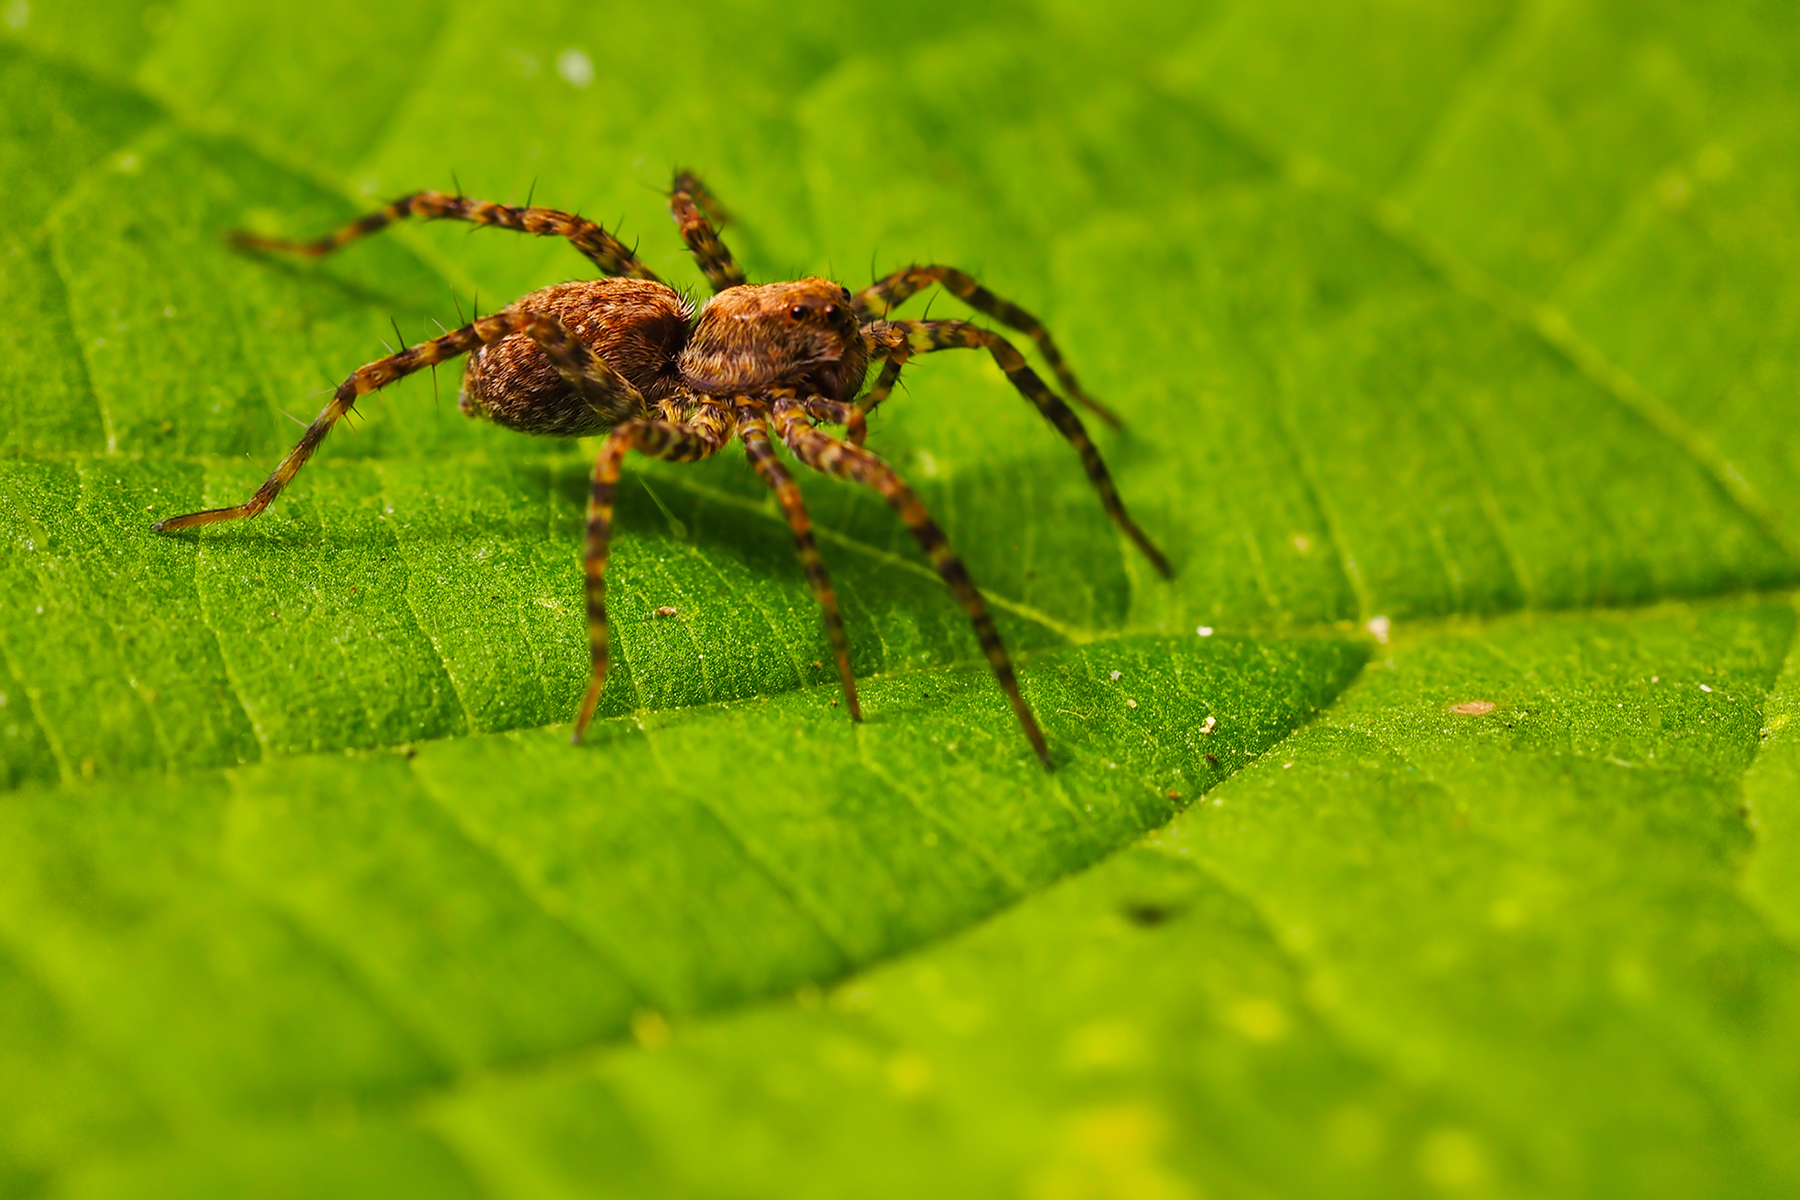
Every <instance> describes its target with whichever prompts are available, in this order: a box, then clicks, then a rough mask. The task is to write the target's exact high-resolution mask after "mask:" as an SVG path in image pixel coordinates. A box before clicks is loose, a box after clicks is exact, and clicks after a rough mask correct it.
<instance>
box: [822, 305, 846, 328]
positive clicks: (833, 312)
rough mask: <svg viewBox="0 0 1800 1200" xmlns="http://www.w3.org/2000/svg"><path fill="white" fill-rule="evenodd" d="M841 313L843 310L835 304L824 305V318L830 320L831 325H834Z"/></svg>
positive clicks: (842, 313)
mask: <svg viewBox="0 0 1800 1200" xmlns="http://www.w3.org/2000/svg"><path fill="white" fill-rule="evenodd" d="M843 315H844V310H843V309H841V308H839V307H838V306H837V305H835V304H827V305H826V306H825V319H826V320H827V321H830V322H831V323H832V324H833V325H836V324H837V319H838V318H839V317H841V316H843Z"/></svg>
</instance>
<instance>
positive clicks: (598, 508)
mask: <svg viewBox="0 0 1800 1200" xmlns="http://www.w3.org/2000/svg"><path fill="white" fill-rule="evenodd" d="M724 444H725V439H724V437H723V436H721V435H720V434H718V433H716V432H713V431H712V430H710V429H701V428H694V427H690V426H687V425H678V424H675V423H673V422H669V421H641V420H640V421H627V422H625V423H624V424H623V425H620V426H619V427H618V428H616V429H614V430H613V431H612V432H611V433H610V434H608V435H607V437H606V441H605V442H604V443H603V444H602V445H601V447H600V453H599V454H598V455H597V456H596V457H595V459H594V476H593V483H592V486H591V488H590V490H589V492H588V513H587V548H586V550H585V552H584V553H583V555H582V565H583V569H584V571H585V573H586V575H587V619H588V659H589V661H590V662H591V663H592V665H593V675H592V678H591V679H590V680H589V682H588V690H587V695H585V696H583V697H582V699H581V710H580V711H579V712H577V713H576V714H575V729H574V732H573V733H572V734H571V735H570V737H569V740H570V741H572V742H579V741H580V740H581V735H582V734H583V733H584V732H586V730H587V727H588V722H589V721H590V720H592V719H593V716H594V706H595V705H596V704H598V703H600V689H601V687H602V686H604V685H605V683H606V667H607V663H608V661H609V659H608V655H607V637H608V630H607V623H606V558H607V555H608V553H609V552H610V548H611V544H612V517H613V497H614V494H615V493H616V492H617V490H618V484H619V471H620V469H621V468H622V467H623V465H624V463H625V456H626V455H627V454H629V453H630V452H631V451H633V450H636V451H637V452H638V453H640V454H649V455H652V456H653V457H656V458H664V459H668V460H669V461H671V462H695V461H697V460H699V459H702V458H708V457H710V456H711V455H712V454H713V453H715V452H716V451H717V450H718V449H719V447H720V446H722V445H724Z"/></svg>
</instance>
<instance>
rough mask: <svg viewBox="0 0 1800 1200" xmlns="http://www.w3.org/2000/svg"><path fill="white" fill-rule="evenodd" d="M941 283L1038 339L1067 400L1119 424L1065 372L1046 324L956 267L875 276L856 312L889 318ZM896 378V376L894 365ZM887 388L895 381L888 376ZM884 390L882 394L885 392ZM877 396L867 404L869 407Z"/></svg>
mask: <svg viewBox="0 0 1800 1200" xmlns="http://www.w3.org/2000/svg"><path fill="white" fill-rule="evenodd" d="M934 283H935V284H941V285H943V287H944V289H945V290H946V291H949V292H951V293H953V294H954V295H956V296H959V297H961V298H962V300H963V302H964V303H965V304H967V305H968V306H969V307H970V308H972V309H974V310H976V311H977V312H984V313H986V314H987V315H988V316H990V317H993V318H994V319H995V320H997V321H999V322H1000V323H1001V324H1003V325H1006V326H1008V327H1009V328H1012V329H1016V330H1018V331H1019V332H1020V333H1022V334H1024V335H1025V336H1026V337H1028V338H1030V339H1031V340H1032V341H1034V342H1036V343H1037V348H1038V353H1039V354H1042V355H1043V356H1044V361H1045V362H1047V363H1049V364H1050V370H1051V371H1052V372H1053V373H1054V374H1055V375H1056V381H1057V382H1058V383H1060V384H1062V388H1063V391H1065V392H1067V393H1068V394H1069V398H1070V399H1071V400H1073V401H1075V403H1077V404H1079V405H1081V406H1083V407H1084V408H1086V409H1088V410H1089V411H1090V412H1092V413H1093V414H1094V415H1095V416H1097V417H1099V418H1100V419H1101V420H1102V421H1105V422H1106V423H1107V424H1108V425H1111V426H1112V427H1113V428H1114V429H1118V428H1121V427H1122V426H1121V423H1120V421H1119V418H1118V417H1117V416H1116V415H1114V413H1113V412H1112V410H1111V409H1109V408H1107V407H1106V406H1105V405H1104V404H1101V403H1100V402H1099V401H1098V400H1096V399H1094V398H1093V397H1092V396H1090V395H1088V394H1087V391H1086V390H1085V389H1083V388H1082V386H1081V384H1079V383H1077V382H1076V381H1075V373H1074V372H1073V371H1071V370H1069V364H1068V363H1067V362H1066V361H1065V360H1064V359H1063V356H1062V351H1061V350H1058V349H1057V348H1056V343H1055V341H1053V340H1052V339H1051V337H1050V331H1049V330H1048V329H1045V328H1044V324H1043V322H1042V321H1039V320H1038V319H1037V318H1036V317H1034V316H1032V315H1031V314H1030V313H1028V312H1026V311H1025V310H1024V309H1022V308H1020V307H1019V306H1018V305H1016V304H1014V303H1013V302H1012V301H1010V300H1006V299H1003V298H1001V297H999V296H996V295H994V293H992V292H990V291H988V290H987V289H986V288H984V287H982V286H981V284H979V283H977V282H976V281H975V277H974V276H973V275H970V274H968V273H967V272H964V271H959V270H957V269H956V268H955V267H946V266H943V265H941V264H931V265H927V266H914V267H906V268H903V269H901V270H898V271H895V272H894V273H893V274H892V275H889V276H886V277H885V278H882V279H878V280H876V281H875V282H874V283H872V284H870V285H869V286H868V287H866V288H864V289H863V290H862V291H861V292H858V293H857V296H856V314H857V316H859V317H862V318H864V319H865V320H866V319H869V318H872V317H874V318H880V317H885V316H887V315H888V314H889V313H890V312H892V311H894V309H896V308H898V307H899V306H900V305H901V304H903V303H905V302H906V301H907V300H908V299H910V298H911V297H913V296H914V295H916V294H917V293H919V292H921V291H923V290H924V289H926V288H928V287H930V286H931V285H932V284H934ZM894 374H895V377H896V378H897V377H898V376H899V370H898V368H896V369H895V372H894ZM887 386H888V387H889V388H892V387H893V381H892V380H889V381H888V385H887ZM886 394H887V393H886V392H885V391H883V392H882V393H881V395H882V396H884V397H885V396H886ZM880 402H881V401H880V399H877V400H875V402H874V403H872V404H869V405H867V407H869V408H873V407H874V406H875V404H879V403H880Z"/></svg>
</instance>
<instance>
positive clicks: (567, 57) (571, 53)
mask: <svg viewBox="0 0 1800 1200" xmlns="http://www.w3.org/2000/svg"><path fill="white" fill-rule="evenodd" d="M556 73H557V74H558V75H561V76H562V77H563V78H564V79H566V80H568V81H569V82H570V83H572V84H574V85H575V86H576V87H578V88H584V87H586V86H587V85H588V84H590V83H592V82H594V60H593V59H591V58H589V57H588V56H587V55H585V54H583V53H582V52H581V51H579V50H574V49H570V50H564V51H563V52H562V53H561V54H559V55H557V56H556Z"/></svg>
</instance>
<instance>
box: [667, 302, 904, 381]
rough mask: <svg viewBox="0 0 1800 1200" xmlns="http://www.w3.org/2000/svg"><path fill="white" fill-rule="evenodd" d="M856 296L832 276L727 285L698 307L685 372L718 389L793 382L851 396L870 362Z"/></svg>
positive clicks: (684, 376)
mask: <svg viewBox="0 0 1800 1200" xmlns="http://www.w3.org/2000/svg"><path fill="white" fill-rule="evenodd" d="M851 301H852V298H851V295H850V289H848V288H846V287H844V286H842V285H841V284H836V283H833V282H831V281H830V280H829V279H797V280H795V281H793V282H791V283H766V284H761V285H758V286H750V285H745V286H742V287H734V288H727V289H725V290H724V291H722V292H720V293H719V294H718V295H716V296H714V297H713V298H712V299H711V300H709V301H707V304H706V307H705V308H704V309H702V310H701V312H700V320H699V322H698V324H696V325H695V327H694V334H693V336H692V337H691V338H689V339H688V343H687V345H686V346H685V347H684V348H683V349H682V351H681V358H680V360H679V361H680V366H681V375H682V379H683V381H684V382H685V383H686V384H687V385H688V386H689V387H690V388H692V389H693V390H695V391H697V392H707V393H711V394H714V395H719V394H726V393H755V392H760V391H766V390H767V389H769V388H775V387H791V388H794V389H796V390H798V391H801V392H807V393H811V394H812V395H816V396H823V397H825V398H826V399H829V400H846V399H848V398H849V397H850V396H852V395H854V394H855V393H856V389H857V388H858V387H860V386H861V385H862V380H863V375H864V374H865V373H867V371H868V368H869V350H868V347H867V346H866V345H864V343H863V339H862V332H861V330H860V329H859V328H858V325H857V320H856V310H855V308H854V307H853V306H852V302H851Z"/></svg>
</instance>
